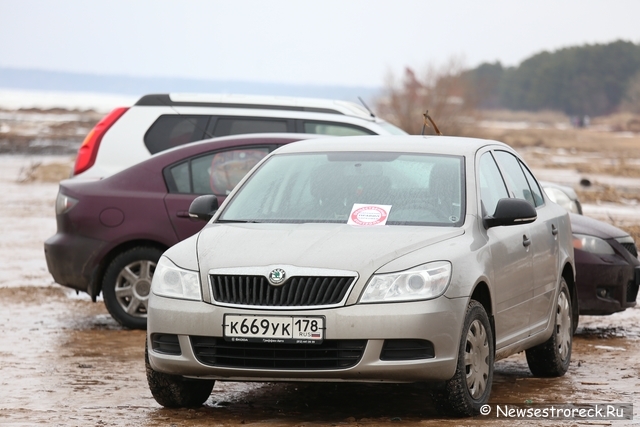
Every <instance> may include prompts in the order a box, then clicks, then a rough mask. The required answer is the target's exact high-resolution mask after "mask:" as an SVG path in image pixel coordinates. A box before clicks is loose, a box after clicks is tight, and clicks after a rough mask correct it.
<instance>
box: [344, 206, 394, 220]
mask: <svg viewBox="0 0 640 427" xmlns="http://www.w3.org/2000/svg"><path fill="white" fill-rule="evenodd" d="M390 210H391V205H362V204H358V203H356V204H354V205H353V208H351V214H350V215H349V220H348V221H347V224H349V225H363V226H371V225H385V224H386V223H387V218H389V211H390Z"/></svg>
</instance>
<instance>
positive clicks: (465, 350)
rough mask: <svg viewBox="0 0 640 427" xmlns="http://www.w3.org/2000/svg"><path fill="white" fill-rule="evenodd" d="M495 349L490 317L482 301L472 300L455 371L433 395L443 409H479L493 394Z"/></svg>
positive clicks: (466, 413) (465, 413)
mask: <svg viewBox="0 0 640 427" xmlns="http://www.w3.org/2000/svg"><path fill="white" fill-rule="evenodd" d="M494 350H495V348H494V343H493V333H492V330H491V325H490V323H489V316H487V312H486V311H485V309H484V307H483V306H482V304H480V303H479V302H477V301H474V300H471V302H469V306H468V307H467V312H466V315H465V321H464V325H463V328H462V336H461V339H460V348H459V350H458V364H457V367H456V372H455V374H454V375H453V378H451V379H450V380H448V381H447V382H446V383H445V386H444V389H443V390H438V391H436V392H435V393H434V395H433V397H434V401H435V403H436V405H437V406H438V409H439V410H440V411H441V412H444V413H446V414H450V415H454V416H473V415H476V414H478V413H479V412H480V408H481V407H482V405H484V404H485V403H487V401H488V400H489V395H490V394H491V383H492V382H493V361H494V357H495V351H494Z"/></svg>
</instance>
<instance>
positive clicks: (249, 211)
mask: <svg viewBox="0 0 640 427" xmlns="http://www.w3.org/2000/svg"><path fill="white" fill-rule="evenodd" d="M190 215H191V216H193V217H198V218H201V219H208V220H209V222H208V224H207V225H206V226H205V227H204V228H203V229H202V231H200V232H199V233H198V234H196V235H194V236H193V237H190V238H188V239H186V240H184V241H182V242H180V243H178V244H176V245H175V246H173V247H171V248H169V249H168V250H167V251H166V252H165V253H164V255H163V256H162V257H161V258H160V260H159V261H158V264H157V267H156V271H155V274H154V276H153V282H152V286H151V290H152V292H151V296H150V298H149V304H148V307H149V313H148V328H147V334H148V335H147V352H146V366H147V379H148V383H149V387H150V389H151V392H152V394H153V396H154V397H155V399H156V400H157V401H158V402H159V403H160V404H161V405H164V406H167V407H175V406H197V405H200V404H202V403H204V402H205V401H206V400H207V398H208V397H209V395H210V393H211V391H212V388H213V386H214V382H215V381H216V380H223V381H226V380H230V381H353V382H358V381H360V382H380V381H387V382H431V383H436V384H435V385H434V386H433V387H430V389H431V390H432V393H433V397H434V399H435V401H436V402H437V404H438V407H439V408H441V409H442V410H443V411H446V412H447V413H451V414H454V415H473V414H476V413H478V411H479V409H480V407H481V406H482V405H483V404H484V403H486V402H487V401H488V399H489V395H490V392H491V384H492V379H493V370H494V366H493V365H494V361H495V360H496V359H500V358H504V357H507V356H509V355H512V354H514V353H516V352H520V351H523V350H525V351H526V357H527V362H528V365H529V368H530V369H531V372H532V373H533V374H534V375H537V376H544V377H554V376H561V375H563V374H564V373H565V372H566V371H567V369H568V366H569V363H570V360H571V345H572V321H573V320H572V319H573V315H572V312H573V311H574V310H576V307H575V303H576V301H577V295H576V290H575V269H574V265H573V264H574V261H573V246H572V235H571V229H570V223H569V217H568V214H567V212H566V211H565V210H564V209H563V208H561V207H560V206H558V205H556V204H555V203H553V202H552V201H550V200H549V199H548V198H547V197H546V196H545V194H544V193H543V191H542V190H541V189H540V186H539V184H538V182H537V181H536V179H535V178H534V176H533V175H532V174H531V172H530V170H529V169H528V168H527V166H526V165H525V164H524V162H523V161H522V160H521V158H520V157H519V156H518V154H517V153H516V152H515V151H513V150H512V149H511V148H510V147H508V146H507V145H505V144H502V143H499V142H495V141H487V140H480V139H467V138H456V137H435V136H432V137H427V136H398V137H395V136H364V137H345V138H339V139H335V140H325V139H316V140H308V141H302V142H295V143H292V144H289V145H286V146H283V147H281V148H279V149H278V150H276V151H274V152H273V153H271V154H270V155H268V156H267V157H265V159H263V160H262V161H261V162H260V163H259V164H258V165H256V167H255V168H254V169H253V170H252V171H251V172H250V173H249V174H248V175H247V176H245V178H244V179H243V180H242V181H241V182H240V183H239V184H238V186H237V187H236V188H235V189H234V191H233V192H232V193H231V195H230V196H229V197H228V198H227V199H226V200H225V202H224V203H223V204H222V205H221V206H220V207H219V209H218V205H217V199H216V198H215V197H214V196H201V197H199V198H197V199H196V200H194V202H193V203H192V205H191V207H190Z"/></svg>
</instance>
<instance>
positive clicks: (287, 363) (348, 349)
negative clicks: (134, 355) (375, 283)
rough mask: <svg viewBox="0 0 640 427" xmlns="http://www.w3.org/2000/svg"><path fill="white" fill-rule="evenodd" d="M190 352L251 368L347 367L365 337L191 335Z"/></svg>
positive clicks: (215, 363)
mask: <svg viewBox="0 0 640 427" xmlns="http://www.w3.org/2000/svg"><path fill="white" fill-rule="evenodd" d="M190 339H191V346H192V347H193V353H194V354H195V356H196V358H197V359H198V361H199V362H201V363H203V364H205V365H209V366H220V367H225V368H251V369H301V370H305V369H346V368H350V367H352V366H355V365H356V364H357V363H358V362H359V361H360V359H361V358H362V354H363V353H364V348H365V346H366V345H367V341H366V340H324V341H323V342H322V344H272V343H251V342H231V341H225V340H224V339H223V338H213V337H195V336H192V337H190Z"/></svg>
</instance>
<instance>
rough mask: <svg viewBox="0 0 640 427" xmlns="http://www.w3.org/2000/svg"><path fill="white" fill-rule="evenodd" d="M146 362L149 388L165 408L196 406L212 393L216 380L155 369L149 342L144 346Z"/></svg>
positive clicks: (200, 404)
mask: <svg viewBox="0 0 640 427" xmlns="http://www.w3.org/2000/svg"><path fill="white" fill-rule="evenodd" d="M144 364H145V368H146V371H147V383H149V390H151V394H152V395H153V398H154V399H155V400H156V402H158V403H159V404H160V405H162V406H164V407H165V408H196V407H198V406H202V404H203V403H204V402H206V401H207V399H208V398H209V396H210V395H211V391H212V390H213V385H214V384H215V381H214V380H191V379H186V378H184V377H181V376H180V375H169V374H165V373H162V372H158V371H154V370H153V368H152V367H151V364H150V363H149V347H148V344H145V348H144Z"/></svg>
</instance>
